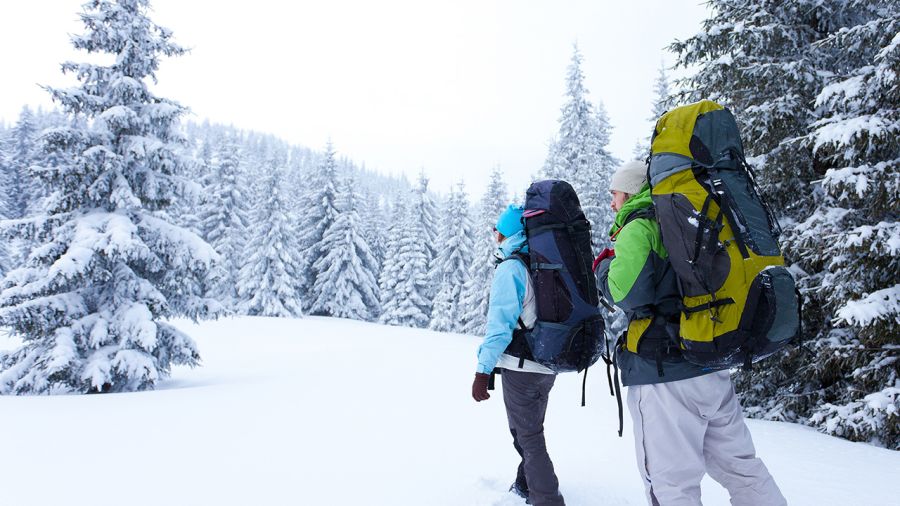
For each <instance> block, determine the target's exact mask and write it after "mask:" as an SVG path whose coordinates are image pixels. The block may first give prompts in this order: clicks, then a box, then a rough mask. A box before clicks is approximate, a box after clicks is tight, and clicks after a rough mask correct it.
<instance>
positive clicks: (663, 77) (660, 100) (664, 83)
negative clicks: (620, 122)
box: [632, 61, 672, 160]
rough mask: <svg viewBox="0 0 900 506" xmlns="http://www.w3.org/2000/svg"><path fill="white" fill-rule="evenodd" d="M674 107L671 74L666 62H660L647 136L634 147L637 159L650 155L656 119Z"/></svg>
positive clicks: (654, 86) (654, 82)
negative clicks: (667, 71)
mask: <svg viewBox="0 0 900 506" xmlns="http://www.w3.org/2000/svg"><path fill="white" fill-rule="evenodd" d="M671 107H672V92H671V91H670V89H669V76H668V75H667V74H666V64H665V63H664V62H662V61H660V62H659V70H658V71H657V74H656V79H655V80H654V81H653V103H652V104H651V105H650V117H649V118H647V121H648V122H649V124H650V126H649V127H648V128H647V135H646V137H642V138H641V139H640V140H638V142H637V144H636V145H635V147H634V152H633V153H632V154H633V155H634V159H635V160H645V159H647V157H648V156H650V137H651V134H652V133H653V128H654V127H655V125H656V121H657V120H658V119H659V118H660V116H662V115H663V114H665V113H666V111H668V110H669V109H670V108H671Z"/></svg>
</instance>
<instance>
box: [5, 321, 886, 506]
mask: <svg viewBox="0 0 900 506" xmlns="http://www.w3.org/2000/svg"><path fill="white" fill-rule="evenodd" d="M177 325H178V327H179V328H181V329H183V330H186V331H188V333H189V334H191V335H192V336H193V337H194V338H195V339H196V340H197V343H198V345H199V348H200V352H201V354H202V356H203V363H204V366H203V367H201V368H198V369H194V370H189V369H176V370H175V371H174V374H173V378H172V379H171V380H169V381H167V382H165V383H163V385H162V387H161V388H160V389H158V390H157V391H154V392H144V393H137V394H108V395H88V396H55V397H46V396H42V397H12V396H6V397H2V398H0V434H2V435H3V438H2V441H3V443H2V445H0V504H2V505H10V506H31V505H71V506H78V505H91V506H105V505H117V506H118V505H133V506H140V505H153V506H158V505H159V504H166V505H191V506H193V505H216V506H220V505H222V506H224V505H241V506H244V505H251V504H252V505H282V504H284V505H356V504H366V505H392V506H396V505H448V506H450V505H453V506H467V505H502V506H506V505H510V506H511V505H519V504H523V503H522V501H521V500H517V499H515V498H513V497H511V496H510V495H509V494H507V493H506V489H507V487H508V486H509V483H510V482H511V481H512V479H513V477H514V474H515V466H516V464H517V455H516V454H515V451H514V450H513V448H512V444H511V440H510V436H509V433H508V431H507V428H506V420H505V414H504V411H503V403H502V399H501V398H500V395H501V394H500V393H499V390H498V391H497V393H495V394H493V397H492V398H491V399H490V400H489V401H487V402H484V403H480V404H476V403H475V402H474V401H473V400H472V399H471V397H470V386H471V379H472V375H473V373H474V369H475V364H476V362H475V349H476V347H477V345H478V342H479V340H478V339H476V338H473V337H469V336H459V335H453V334H439V333H434V332H428V331H422V330H414V329H407V328H396V327H384V326H378V325H373V324H366V323H361V322H355V321H349V320H337V319H327V318H305V319H299V320H290V319H271V318H235V319H223V320H219V321H217V322H208V323H203V324H200V325H193V324H190V323H187V322H183V321H180V322H177ZM13 344H14V343H12V341H11V340H10V339H7V338H0V347H2V348H9V347H11V346H12V345H13ZM580 380H581V378H580V376H575V375H573V374H568V375H563V376H560V377H559V380H558V381H557V385H556V387H555V388H554V391H553V394H552V395H551V401H550V407H549V411H548V414H547V424H546V433H547V438H548V444H549V447H550V452H551V456H552V458H553V460H554V463H555V465H556V468H557V473H558V475H559V478H560V482H561V487H562V491H563V493H564V495H565V496H566V500H567V503H568V504H569V505H570V506H578V505H642V504H645V503H644V499H643V487H642V485H641V483H640V479H639V477H638V474H637V470H636V468H635V463H634V454H633V449H632V444H633V441H632V434H631V430H630V420H628V419H627V418H626V422H625V427H626V431H625V437H624V438H621V439H620V438H617V437H616V432H615V430H616V408H615V402H614V400H613V399H612V398H611V397H609V391H608V388H607V385H606V375H605V373H604V371H603V370H602V368H601V367H596V368H595V369H592V370H591V371H590V374H589V375H588V405H587V407H585V408H582V407H580V396H581V381H580ZM626 417H627V413H626ZM748 423H749V425H750V429H751V431H752V433H753V436H754V440H755V442H756V446H757V450H758V452H759V454H760V456H761V457H762V458H763V460H764V461H765V462H766V464H767V465H768V466H769V469H770V470H771V471H772V473H773V475H774V476H775V479H776V481H777V482H778V483H779V485H780V486H781V488H782V490H783V492H784V494H785V496H787V498H788V501H789V503H790V504H791V505H793V506H800V505H809V506H823V505H852V506H856V505H874V504H878V505H887V504H898V501H900V500H898V497H900V479H898V477H900V452H892V451H889V450H884V449H880V448H876V447H873V446H870V445H866V444H858V443H850V442H847V441H844V440H840V439H836V438H833V437H829V436H825V435H822V434H819V433H817V432H815V431H814V430H812V429H809V428H806V427H802V426H799V425H793V424H784V423H775V422H761V421H755V420H751V421H749V422H748ZM703 497H704V504H706V505H708V506H709V505H726V504H728V500H727V494H726V493H725V491H724V490H723V489H722V488H721V487H720V486H718V484H716V483H715V482H713V481H711V480H709V479H707V480H705V481H704V483H703Z"/></svg>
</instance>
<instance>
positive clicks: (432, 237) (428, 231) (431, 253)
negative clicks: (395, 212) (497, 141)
mask: <svg viewBox="0 0 900 506" xmlns="http://www.w3.org/2000/svg"><path fill="white" fill-rule="evenodd" d="M428 183H429V180H428V178H427V177H426V176H425V169H421V170H420V171H419V180H418V186H416V188H415V191H414V192H413V200H412V203H411V205H412V208H411V209H412V210H413V213H414V215H417V216H418V217H419V220H420V221H421V222H422V223H421V227H422V230H423V231H424V234H425V235H424V236H422V247H423V248H425V255H426V256H425V262H426V264H427V265H429V266H433V265H434V261H435V259H436V258H437V256H438V254H439V251H440V247H439V246H438V242H437V241H438V236H439V231H438V229H439V225H440V222H439V221H438V206H437V204H436V203H435V201H434V198H432V195H431V192H430V191H428ZM431 272H432V274H433V273H434V272H436V271H434V270H432V271H431ZM437 283H438V280H436V279H433V278H432V279H430V280H429V282H428V288H427V290H426V292H425V296H426V298H427V299H428V301H429V304H428V310H427V313H426V314H428V315H429V318H430V317H431V301H433V300H434V297H435V296H436V295H437V290H438V286H437Z"/></svg>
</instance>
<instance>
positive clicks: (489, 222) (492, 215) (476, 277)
mask: <svg viewBox="0 0 900 506" xmlns="http://www.w3.org/2000/svg"><path fill="white" fill-rule="evenodd" d="M509 204H510V202H509V190H508V189H507V186H506V182H505V181H504V180H503V173H502V172H501V171H500V168H499V167H497V168H495V169H494V170H493V172H491V179H490V182H489V183H488V187H487V190H486V191H485V192H484V195H483V196H482V197H481V202H480V203H479V206H478V218H477V220H476V221H475V230H473V231H472V238H473V242H474V246H473V254H474V258H473V260H472V265H471V267H470V269H469V280H468V281H467V282H466V286H465V289H464V290H463V296H462V297H463V298H462V301H461V303H460V304H461V305H462V307H463V308H464V310H465V314H464V316H463V327H462V329H461V330H460V331H461V332H463V333H466V334H472V335H480V334H483V333H484V326H485V324H486V322H487V310H488V302H489V300H490V296H491V283H492V281H493V279H494V268H495V260H496V253H497V241H496V240H495V239H494V225H495V224H496V223H497V218H498V217H499V216H500V213H501V212H503V210H504V209H506V206H508V205H509Z"/></svg>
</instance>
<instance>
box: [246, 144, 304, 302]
mask: <svg viewBox="0 0 900 506" xmlns="http://www.w3.org/2000/svg"><path fill="white" fill-rule="evenodd" d="M284 162H285V160H284V158H283V157H280V156H278V153H271V154H270V155H269V157H268V160H267V161H266V162H265V176H264V179H263V181H262V182H261V187H262V190H263V192H264V194H265V195H266V199H265V200H263V201H261V202H259V203H258V204H257V206H256V209H254V212H253V219H252V221H251V223H250V229H251V231H250V233H249V234H248V235H249V241H248V242H247V244H246V247H245V248H244V251H243V258H244V259H245V260H244V264H243V266H242V267H241V270H240V272H239V273H238V286H237V295H238V299H239V300H240V302H239V303H238V311H239V312H241V313H242V314H248V315H254V316H279V317H299V316H302V315H303V305H302V300H301V291H300V287H301V286H302V285H303V271H302V267H303V262H302V260H301V257H300V255H301V251H300V248H299V245H298V244H297V241H296V231H295V230H294V228H293V227H292V223H293V222H294V218H293V217H292V216H291V214H290V209H289V206H288V204H287V198H286V196H285V194H284V184H283V183H284Z"/></svg>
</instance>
